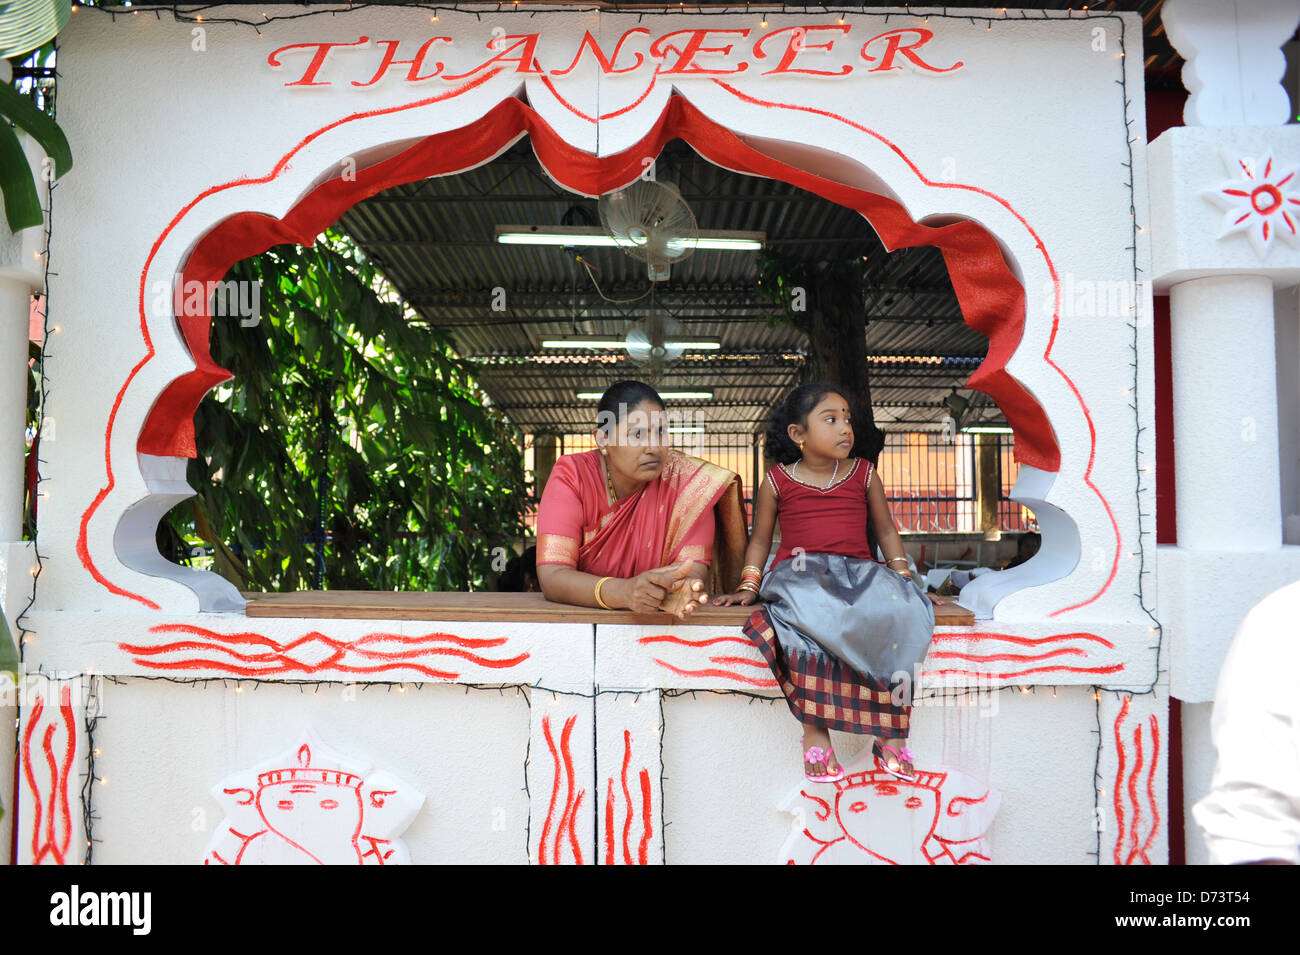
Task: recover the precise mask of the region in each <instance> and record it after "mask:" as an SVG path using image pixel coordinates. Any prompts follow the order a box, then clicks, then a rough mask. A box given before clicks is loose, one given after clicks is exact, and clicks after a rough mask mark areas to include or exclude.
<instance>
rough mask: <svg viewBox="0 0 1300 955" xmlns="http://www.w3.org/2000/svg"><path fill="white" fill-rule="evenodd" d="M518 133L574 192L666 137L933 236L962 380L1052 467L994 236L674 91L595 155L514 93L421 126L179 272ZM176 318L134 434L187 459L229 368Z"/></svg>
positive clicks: (901, 230) (309, 226)
mask: <svg viewBox="0 0 1300 955" xmlns="http://www.w3.org/2000/svg"><path fill="white" fill-rule="evenodd" d="M524 132H526V133H527V134H528V135H529V136H530V137H531V139H532V142H533V147H534V150H535V151H536V153H537V157H538V160H539V161H540V162H541V164H542V165H543V166H544V167H545V168H546V169H547V171H548V173H550V175H551V176H553V177H554V178H555V179H556V180H557V181H559V182H560V183H561V184H562V185H564V186H565V187H567V188H569V189H572V190H574V191H575V192H577V193H580V194H583V195H589V196H595V195H601V194H603V193H605V192H608V191H610V190H611V189H615V188H617V187H619V186H621V185H624V184H625V183H627V182H629V181H631V180H632V179H634V178H635V177H636V176H637V175H639V174H640V172H641V171H642V169H643V168H644V166H643V163H642V159H643V157H645V156H647V155H658V153H659V152H660V151H661V150H662V148H663V145H664V144H665V143H666V142H668V141H669V140H671V139H674V138H681V139H684V140H685V141H686V142H687V143H689V144H690V145H691V146H692V147H693V148H694V149H695V150H696V151H697V152H699V153H700V154H701V155H703V156H705V157H706V158H708V159H709V160H710V161H712V162H716V163H717V164H718V165H721V166H724V167H725V168H728V169H733V170H736V171H738V172H745V173H750V174H752V175H759V176H764V177H766V178H769V179H777V180H781V181H784V182H788V183H791V184H793V185H796V186H799V187H800V188H803V189H806V190H808V191H809V192H813V193H816V194H818V195H820V196H822V197H824V198H826V199H828V200H829V201H832V202H837V203H839V204H841V205H845V206H848V207H849V208H853V209H856V210H857V211H859V212H861V213H862V215H863V216H864V217H865V218H866V219H867V220H868V221H869V222H870V224H871V226H872V227H873V228H874V229H875V231H876V232H877V234H879V236H880V238H881V240H882V241H883V242H884V244H885V245H886V247H888V248H891V249H894V248H900V247H905V246H915V245H933V246H936V247H937V248H939V249H940V251H941V252H942V253H943V256H944V259H945V261H946V263H947V265H948V269H949V272H950V274H951V275H952V280H953V287H954V290H955V292H956V294H957V298H958V302H959V304H960V306H961V310H962V315H963V317H964V319H965V321H966V324H968V325H970V326H971V327H972V328H975V329H976V330H978V331H980V332H981V333H983V334H984V335H985V336H987V337H988V338H989V353H988V356H987V358H986V359H985V361H984V363H983V364H981V366H980V367H979V368H978V369H976V370H975V372H973V373H972V375H971V376H970V380H969V382H968V386H969V387H971V388H974V389H976V390H979V391H982V392H984V393H985V394H987V395H988V396H989V397H990V398H992V399H993V400H994V401H995V402H996V403H997V405H998V407H999V408H1000V409H1001V410H1002V412H1003V413H1004V414H1005V415H1006V417H1007V421H1008V423H1009V424H1010V425H1011V427H1012V429H1013V430H1014V431H1015V436H1016V442H1015V454H1016V458H1017V460H1019V461H1021V462H1023V463H1025V464H1029V465H1032V466H1033V467H1036V468H1040V469H1042V470H1045V471H1056V470H1059V469H1060V449H1059V447H1058V446H1057V443H1056V438H1055V435H1054V433H1053V431H1052V428H1051V425H1050V424H1049V423H1048V420H1047V415H1046V413H1045V412H1044V411H1043V409H1042V408H1041V406H1039V404H1038V403H1037V401H1035V400H1034V398H1033V397H1032V396H1031V395H1030V394H1029V393H1028V392H1027V391H1026V390H1025V389H1024V387H1023V386H1021V385H1020V383H1019V382H1017V381H1016V380H1015V379H1014V378H1012V377H1011V376H1010V374H1008V373H1007V371H1006V369H1005V367H1004V366H1005V364H1006V361H1007V359H1009V358H1010V356H1011V354H1012V353H1013V352H1014V351H1015V348H1016V346H1017V345H1018V344H1019V342H1020V338H1021V334H1022V333H1023V330H1024V317H1025V308H1024V305H1025V300H1024V290H1023V289H1022V288H1021V286H1020V283H1019V282H1018V281H1017V280H1016V278H1015V276H1014V275H1013V274H1012V272H1011V269H1010V267H1009V266H1008V265H1007V263H1006V261H1005V259H1004V258H1003V256H1002V253H1001V250H1000V249H999V248H998V245H997V242H996V240H995V239H994V238H993V237H992V236H991V235H990V234H989V233H988V232H987V231H986V230H985V229H984V228H983V227H982V226H980V225H978V224H976V223H974V222H969V221H963V222H957V223H953V224H950V225H945V226H925V225H918V224H917V223H915V222H913V221H912V220H911V219H910V217H909V216H908V215H907V213H906V212H905V211H904V210H903V208H902V206H901V205H900V204H899V203H897V202H895V201H894V200H892V199H889V198H887V197H885V196H881V195H877V194H875V193H871V192H867V191H865V190H862V189H855V188H852V187H849V186H845V185H843V184H840V183H835V182H832V181H830V180H826V179H823V178H821V177H819V176H816V175H813V174H811V173H808V172H805V171H804V170H801V169H798V168H796V167H793V166H790V165H788V164H786V163H783V162H780V161H778V160H775V159H772V158H771V157H769V156H766V155H764V154H763V153H760V152H759V151H758V150H756V149H754V148H753V147H751V146H749V145H747V144H745V143H744V142H743V141H741V140H740V138H739V137H737V136H736V135H735V134H734V133H732V132H731V131H730V130H728V129H726V128H725V127H723V126H720V125H718V124H717V123H714V122H713V121H712V120H710V119H708V118H707V117H705V116H704V115H703V114H702V113H701V112H700V111H699V110H698V109H696V108H695V107H694V106H692V105H691V104H690V103H689V102H688V101H687V100H686V99H685V98H683V97H681V96H676V95H674V96H671V97H669V99H668V102H667V105H666V107H665V109H664V111H663V112H662V113H661V114H660V116H659V119H658V121H657V122H656V123H655V125H654V126H653V127H652V128H651V130H650V132H649V133H648V134H647V135H646V137H645V138H644V139H642V140H641V141H640V142H639V143H637V144H636V145H634V146H633V147H631V148H629V149H627V150H624V151H623V152H621V153H618V154H617V155H613V156H607V157H604V158H598V157H595V156H592V155H590V154H589V153H585V152H582V151H580V150H578V149H576V148H575V147H573V146H571V145H569V144H568V143H566V142H564V140H562V139H561V138H560V137H559V135H558V134H556V133H555V131H554V130H552V129H551V128H550V126H548V125H547V124H546V123H545V121H543V120H542V119H541V117H540V116H539V115H538V114H537V113H536V112H535V111H534V110H533V109H531V108H530V107H529V106H528V105H527V104H525V103H523V102H522V101H520V100H518V99H514V98H510V99H506V100H503V101H502V102H501V103H500V104H498V105H497V106H496V107H495V108H493V109H492V110H491V111H490V112H488V113H487V114H486V115H485V116H483V118H481V119H479V120H477V121H476V122H474V123H471V124H469V125H468V126H464V127H461V128H460V129H455V130H450V131H448V132H445V133H438V134H435V135H432V136H429V137H428V138H426V139H424V140H421V141H420V142H419V143H417V144H415V145H414V146H411V147H409V148H407V149H406V150H403V151H402V152H400V153H398V154H396V155H394V156H392V157H390V158H389V159H387V160H384V161H383V162H380V163H377V164H375V165H373V166H370V167H368V168H366V169H364V170H361V171H359V172H357V173H356V176H355V179H353V180H351V181H344V180H343V179H332V180H330V181H328V182H325V183H323V184H321V185H320V186H318V187H317V188H315V189H314V190H312V191H311V192H310V193H308V194H307V195H306V196H305V197H304V198H303V199H302V200H301V201H300V202H299V203H298V204H297V205H296V206H294V208H293V209H291V210H290V211H289V213H288V214H286V215H285V216H284V218H283V219H274V218H271V217H268V216H265V215H262V214H260V213H242V214H239V215H235V216H231V217H230V218H228V219H226V220H224V221H223V222H221V223H219V224H217V225H216V226H215V227H213V228H212V230H211V231H209V232H208V233H207V234H206V235H205V236H204V237H203V238H202V239H201V240H200V241H199V242H198V243H197V244H196V246H195V248H194V250H193V253H192V254H191V256H190V258H189V260H188V262H187V263H186V265H185V267H184V269H183V272H182V279H183V281H185V282H186V283H188V282H190V281H195V280H197V281H200V282H208V281H216V280H219V279H221V278H222V277H223V276H224V275H225V274H226V272H227V271H229V269H230V268H231V266H233V265H234V264H235V263H236V262H239V261H240V260H241V259H245V258H248V257H249V256H252V255H257V254H259V253H261V252H263V251H265V250H266V249H268V248H270V247H271V246H273V245H277V244H280V243H287V242H294V243H298V244H309V243H311V242H312V241H314V239H315V237H316V236H317V235H319V234H320V232H321V231H323V230H324V229H325V228H326V227H327V226H329V225H330V224H332V223H333V222H335V221H337V220H338V219H339V217H341V216H342V215H343V213H344V212H345V211H346V210H347V209H348V208H350V207H351V206H353V205H355V204H356V203H357V202H360V201H361V200H363V199H365V198H367V197H369V196H372V195H375V194H376V193H378V192H382V191H383V190H385V189H389V188H391V187H393V186H396V185H400V184H403V183H407V182H412V181H414V180H417V179H424V178H428V177H431V176H440V175H446V174H448V173H452V172H456V171H459V170H463V169H468V168H472V167H474V166H476V165H479V164H480V163H483V162H486V161H487V160H488V159H490V158H491V157H492V156H493V155H495V154H496V153H497V152H499V151H500V150H501V149H502V148H503V147H504V146H506V145H507V144H508V143H509V142H510V141H511V140H513V139H514V138H515V137H517V136H518V135H519V134H520V133H524ZM178 321H179V322H180V325H181V331H182V335H183V336H184V339H185V342H186V344H187V345H188V347H189V349H190V352H191V354H192V355H193V357H194V360H195V363H196V365H197V367H196V368H195V369H194V371H191V372H189V373H188V374H186V375H183V376H181V377H180V378H178V379H176V380H175V381H173V382H172V383H171V384H170V385H169V386H168V387H167V388H166V389H165V390H164V391H163V394H162V395H161V396H160V397H159V399H158V401H157V402H156V403H155V404H154V407H153V408H152V409H151V411H150V413H149V416H148V418H147V419H146V421H145V424H144V428H143V429H142V431H141V433H140V438H139V442H138V450H139V451H141V452H142V453H145V454H157V455H169V456H178V457H193V456H194V455H195V454H196V448H195V445H194V412H195V410H196V409H197V407H198V404H199V402H200V401H202V399H203V396H204V395H205V394H207V392H208V390H209V389H210V388H212V386H213V385H215V384H217V383H219V382H221V381H225V380H226V379H228V378H230V377H231V375H230V373H229V372H228V371H226V370H225V369H224V368H221V367H220V366H218V365H217V364H216V363H215V362H213V360H212V356H211V353H210V352H209V348H208V342H209V339H208V336H209V316H207V315H200V316H193V317H188V318H187V317H181V318H179V319H178Z"/></svg>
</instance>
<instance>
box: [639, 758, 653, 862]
mask: <svg viewBox="0 0 1300 955" xmlns="http://www.w3.org/2000/svg"><path fill="white" fill-rule="evenodd" d="M641 826H642V828H641V845H640V846H639V847H638V848H637V854H636V857H637V861H638V862H639V863H640V864H641V865H648V864H649V862H648V860H647V858H646V850H647V848H648V847H649V845H650V837H651V836H652V835H654V825H653V824H652V823H651V821H650V770H648V769H643V770H641Z"/></svg>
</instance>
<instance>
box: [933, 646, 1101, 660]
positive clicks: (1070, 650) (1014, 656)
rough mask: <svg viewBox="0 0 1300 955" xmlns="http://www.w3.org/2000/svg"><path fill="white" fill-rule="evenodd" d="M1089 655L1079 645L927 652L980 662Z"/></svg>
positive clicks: (943, 656)
mask: <svg viewBox="0 0 1300 955" xmlns="http://www.w3.org/2000/svg"><path fill="white" fill-rule="evenodd" d="M1063 654H1064V655H1067V656H1068V655H1074V656H1080V657H1083V656H1087V654H1086V653H1085V652H1084V651H1082V650H1080V649H1079V648H1078V647H1064V648H1062V649H1060V650H1049V651H1047V652H1046V653H985V654H980V653H959V652H957V651H955V650H932V651H930V653H929V654H927V657H928V659H931V660H974V661H976V662H980V663H989V662H992V661H994V660H1023V661H1033V660H1046V659H1048V658H1050V657H1059V656H1061V655H1063Z"/></svg>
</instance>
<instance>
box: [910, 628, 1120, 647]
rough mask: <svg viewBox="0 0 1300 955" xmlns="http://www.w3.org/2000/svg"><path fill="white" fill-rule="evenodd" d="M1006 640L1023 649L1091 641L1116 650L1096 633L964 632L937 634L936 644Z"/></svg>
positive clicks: (935, 637) (934, 640)
mask: <svg viewBox="0 0 1300 955" xmlns="http://www.w3.org/2000/svg"><path fill="white" fill-rule="evenodd" d="M975 639H979V640H1005V641H1006V642H1007V643H1018V644H1020V645H1021V646H1022V647H1041V646H1043V645H1045V644H1048V643H1059V642H1060V641H1062V640H1090V641H1092V642H1093V643H1100V644H1101V645H1102V646H1103V647H1106V648H1107V649H1108V650H1114V649H1115V644H1113V643H1111V642H1110V641H1109V640H1107V639H1106V638H1104V637H1099V636H1097V634H1095V633H1057V634H1053V635H1052V636H1050V637H1017V636H1014V635H1012V634H1010V633H986V632H983V631H974V632H970V631H964V632H961V633H936V634H935V635H934V639H933V642H934V643H952V642H954V641H962V642H966V641H969V640H975Z"/></svg>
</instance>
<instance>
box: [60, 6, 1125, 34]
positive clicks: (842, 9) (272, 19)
mask: <svg viewBox="0 0 1300 955" xmlns="http://www.w3.org/2000/svg"><path fill="white" fill-rule="evenodd" d="M244 5H245V6H250V7H251V6H257V5H256V4H244ZM285 5H290V4H285V3H283V2H281V3H279V4H277V3H275V2H274V0H269V2H268V3H266V4H265V6H266V7H268V8H270V7H274V6H285ZM301 5H302V6H308V5H309V4H306V3H302V4H301ZM230 6H231V4H228V3H206V4H170V5H168V4H158V5H155V4H150V5H149V6H147V7H136V6H134V5H132V4H130V3H123V4H121V5H116V6H107V5H98V4H97V5H94V6H90V5H86V4H78V5H74V6H73V8H72V9H73V12H77V11H80V10H95V11H97V12H99V13H104V14H108V15H109V16H111V17H112V18H113V21H114V22H116V21H117V18H118V17H127V16H130V17H139V16H140V15H141V14H144V15H145V16H146V17H147V16H148V15H149V14H150V13H152V14H154V17H155V19H161V18H162V14H163V13H170V14H171V15H172V16H173V17H174V18H175V19H176V20H177V21H178V22H181V23H194V24H206V25H211V24H218V23H220V24H234V25H238V26H246V27H250V28H252V29H253V30H254V31H256V33H257V35H258V36H261V35H262V29H261V28H262V27H264V26H267V25H268V24H272V23H277V22H281V21H287V20H301V19H305V18H308V17H319V16H324V15H325V14H329V16H331V17H335V16H337V15H338V14H340V13H342V14H347V13H355V12H360V11H363V10H367V9H371V8H379V9H383V10H392V9H401V8H404V7H405V8H412V9H417V10H421V11H423V12H426V13H428V14H429V15H430V16H429V19H430V21H431V22H434V23H436V22H438V17H439V14H443V13H453V14H454V13H464V14H471V13H472V14H473V15H474V16H475V18H476V19H478V20H480V21H481V20H482V19H483V18H484V17H485V16H488V17H493V16H497V15H503V16H508V15H521V16H522V15H527V16H528V17H535V16H537V15H538V14H546V13H570V14H572V13H599V14H601V15H616V16H635V17H636V18H637V22H640V21H641V20H642V19H643V18H644V17H647V16H664V15H669V14H671V15H673V16H705V17H710V16H734V15H736V14H742V13H744V14H749V15H751V16H754V17H755V18H757V23H758V26H759V27H760V28H762V27H766V26H767V16H768V15H772V16H777V15H783V16H785V15H799V16H817V15H828V16H837V17H838V18H839V20H838V22H839V23H845V22H847V21H848V19H849V18H851V17H853V16H855V15H856V16H859V17H870V18H871V19H882V18H883V21H884V23H886V24H888V23H889V20H890V18H891V17H905V18H916V17H920V18H922V20H923V21H924V22H929V19H930V18H931V17H936V18H941V19H948V20H966V21H968V22H969V23H971V24H972V25H978V24H980V23H983V24H985V28H986V29H987V30H992V29H993V24H995V23H1003V22H1007V21H1020V20H1049V19H1058V20H1059V19H1086V18H1104V17H1105V16H1106V14H1105V13H1099V12H1093V11H1090V10H1089V9H1088V4H1081V5H1080V7H1079V9H1078V10H1075V9H1074V8H1073V7H1069V8H1067V9H1065V10H1047V9H1036V10H1027V9H1008V8H1005V7H1002V8H998V13H997V15H996V16H992V15H989V14H983V13H978V14H977V13H967V12H962V13H956V12H952V11H950V10H949V7H948V6H947V5H944V4H928V5H927V4H915V5H913V4H911V3H903V4H901V6H902V8H903V9H902V10H901V11H900V10H898V9H897V7H898V6H900V4H895V9H894V10H890V11H885V10H879V11H876V10H873V9H871V8H864V7H862V6H853V5H850V4H835V3H796V2H793V0H778V2H773V3H752V2H745V3H727V4H703V3H686V2H678V3H671V2H663V3H653V2H651V3H641V2H635V0H627V2H620V0H609V2H604V3H601V2H593V3H590V4H583V3H576V2H575V3H572V4H551V3H545V2H539V0H527V2H521V0H464V2H460V0H454V2H452V3H446V2H443V3H420V2H400V0H399V2H391V3H388V2H385V3H364V2H355V3H354V2H351V0H349V2H347V3H346V4H335V5H328V4H310V6H313V7H316V8H318V9H310V10H302V11H298V12H292V13H275V14H268V13H266V12H265V11H263V10H260V9H259V11H258V15H257V16H256V17H254V18H246V17H241V16H233V15H230V14H228V13H222V14H220V15H213V14H211V13H210V12H208V11H212V10H228V9H229V8H230Z"/></svg>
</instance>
